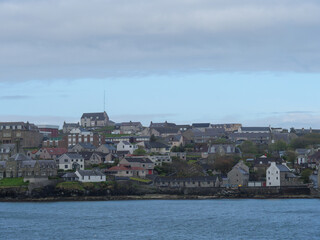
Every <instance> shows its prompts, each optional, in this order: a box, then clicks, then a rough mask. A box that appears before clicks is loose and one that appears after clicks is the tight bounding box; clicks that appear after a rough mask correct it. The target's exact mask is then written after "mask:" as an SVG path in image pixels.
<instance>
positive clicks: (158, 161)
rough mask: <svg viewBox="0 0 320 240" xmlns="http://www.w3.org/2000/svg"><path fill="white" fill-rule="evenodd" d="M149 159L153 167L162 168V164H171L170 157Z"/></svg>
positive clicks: (153, 156) (158, 156)
mask: <svg viewBox="0 0 320 240" xmlns="http://www.w3.org/2000/svg"><path fill="white" fill-rule="evenodd" d="M149 159H150V160H151V161H152V162H153V163H154V165H155V166H162V163H172V159H171V157H170V155H151V156H149Z"/></svg>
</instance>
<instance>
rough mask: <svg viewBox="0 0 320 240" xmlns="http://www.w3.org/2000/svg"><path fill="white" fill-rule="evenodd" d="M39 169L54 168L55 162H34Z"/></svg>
mask: <svg viewBox="0 0 320 240" xmlns="http://www.w3.org/2000/svg"><path fill="white" fill-rule="evenodd" d="M36 161H37V162H38V163H39V165H40V167H41V168H49V167H50V168H55V167H56V166H57V165H56V162H55V161H54V160H36Z"/></svg>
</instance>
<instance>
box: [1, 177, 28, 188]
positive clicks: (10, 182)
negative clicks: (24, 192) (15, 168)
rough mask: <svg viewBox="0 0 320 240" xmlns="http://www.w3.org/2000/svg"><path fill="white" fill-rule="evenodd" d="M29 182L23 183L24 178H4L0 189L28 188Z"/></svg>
mask: <svg viewBox="0 0 320 240" xmlns="http://www.w3.org/2000/svg"><path fill="white" fill-rule="evenodd" d="M28 184H29V183H28V182H24V181H23V177H20V178H4V179H1V180H0V187H20V186H28Z"/></svg>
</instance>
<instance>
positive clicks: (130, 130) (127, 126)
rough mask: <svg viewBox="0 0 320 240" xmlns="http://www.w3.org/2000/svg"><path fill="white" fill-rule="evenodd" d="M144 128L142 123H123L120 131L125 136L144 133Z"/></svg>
mask: <svg viewBox="0 0 320 240" xmlns="http://www.w3.org/2000/svg"><path fill="white" fill-rule="evenodd" d="M142 129H143V127H142V124H141V122H131V121H130V122H122V123H121V124H120V131H121V132H122V133H123V134H135V133H137V132H140V131H142Z"/></svg>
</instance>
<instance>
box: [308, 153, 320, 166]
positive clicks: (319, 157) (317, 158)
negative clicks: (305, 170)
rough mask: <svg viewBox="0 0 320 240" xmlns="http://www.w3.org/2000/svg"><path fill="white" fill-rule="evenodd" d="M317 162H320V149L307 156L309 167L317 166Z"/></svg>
mask: <svg viewBox="0 0 320 240" xmlns="http://www.w3.org/2000/svg"><path fill="white" fill-rule="evenodd" d="M319 163H320V151H317V152H315V153H314V154H312V155H310V156H309V157H308V165H309V167H312V168H314V167H316V166H319Z"/></svg>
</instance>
